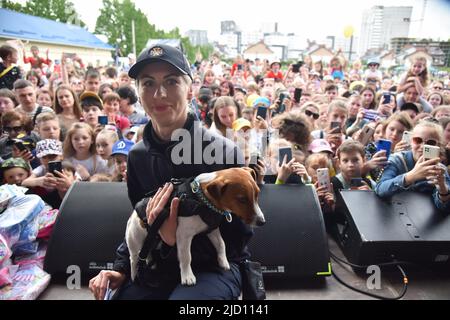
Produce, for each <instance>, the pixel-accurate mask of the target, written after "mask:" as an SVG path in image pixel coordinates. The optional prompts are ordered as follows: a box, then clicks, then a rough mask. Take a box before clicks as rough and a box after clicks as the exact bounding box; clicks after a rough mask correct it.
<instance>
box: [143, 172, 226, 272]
mask: <svg viewBox="0 0 450 320" xmlns="http://www.w3.org/2000/svg"><path fill="white" fill-rule="evenodd" d="M170 182H171V183H172V184H173V185H174V191H173V192H172V194H171V199H173V198H174V197H177V198H179V199H180V203H179V207H178V216H180V217H190V216H194V215H198V216H200V218H201V219H202V221H203V222H204V223H205V224H206V225H207V226H208V229H207V230H206V231H205V232H206V233H208V232H210V231H212V230H214V229H216V228H218V227H219V225H220V223H221V222H222V219H223V217H225V219H226V220H227V221H228V222H231V221H232V220H233V219H232V215H231V212H230V211H228V210H220V209H219V208H217V207H216V206H215V205H214V204H213V203H211V201H209V199H208V198H207V197H206V196H205V194H204V193H203V191H202V189H201V187H200V182H199V181H198V180H196V179H194V178H190V179H172V180H171V181H170ZM154 193H155V192H151V193H149V194H147V195H146V196H147V197H149V196H151V195H153V194H154ZM145 209H146V205H142V206H141V210H138V209H136V212H137V213H138V216H139V218H140V219H141V220H142V222H143V225H144V226H145V227H146V228H147V232H148V234H147V237H146V239H145V241H144V244H143V246H142V249H141V251H140V252H139V262H138V264H139V265H141V266H145V265H146V264H147V257H148V255H149V253H150V251H152V250H153V249H155V248H156V245H157V241H158V240H159V237H158V231H159V229H160V228H161V226H162V224H163V223H164V221H165V220H166V219H167V218H168V217H169V214H170V201H168V204H167V205H166V206H165V207H164V209H163V210H162V212H161V213H160V214H159V215H158V217H156V219H155V221H153V223H152V225H151V226H149V225H148V224H147V216H146V210H145Z"/></svg>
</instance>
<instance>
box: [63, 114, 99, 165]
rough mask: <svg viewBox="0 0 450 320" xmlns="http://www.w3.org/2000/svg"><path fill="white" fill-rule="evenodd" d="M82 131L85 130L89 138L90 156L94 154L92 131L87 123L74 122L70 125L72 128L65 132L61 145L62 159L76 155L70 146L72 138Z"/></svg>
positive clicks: (93, 135)
mask: <svg viewBox="0 0 450 320" xmlns="http://www.w3.org/2000/svg"><path fill="white" fill-rule="evenodd" d="M83 129H84V130H86V131H87V133H88V134H89V135H90V136H91V146H90V147H89V152H90V153H91V154H92V155H95V154H96V151H95V134H94V130H93V129H92V128H91V126H90V125H88V124H87V123H84V122H76V123H74V124H73V125H72V127H70V129H69V131H67V135H66V138H65V139H64V144H63V152H64V158H70V157H73V156H74V155H75V154H76V150H75V148H74V147H73V145H72V137H73V135H74V134H75V133H76V132H77V131H78V130H83Z"/></svg>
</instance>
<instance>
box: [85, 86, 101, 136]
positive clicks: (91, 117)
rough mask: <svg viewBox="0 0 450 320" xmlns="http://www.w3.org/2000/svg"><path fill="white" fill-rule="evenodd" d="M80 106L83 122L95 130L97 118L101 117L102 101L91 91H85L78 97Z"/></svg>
mask: <svg viewBox="0 0 450 320" xmlns="http://www.w3.org/2000/svg"><path fill="white" fill-rule="evenodd" d="M80 104H81V108H82V110H83V119H84V122H85V123H87V124H88V125H90V126H91V128H92V129H94V130H95V129H97V127H98V125H99V123H98V117H99V116H102V115H103V101H102V99H100V97H99V96H98V95H97V94H96V93H95V92H91V91H85V92H83V93H82V94H81V96H80Z"/></svg>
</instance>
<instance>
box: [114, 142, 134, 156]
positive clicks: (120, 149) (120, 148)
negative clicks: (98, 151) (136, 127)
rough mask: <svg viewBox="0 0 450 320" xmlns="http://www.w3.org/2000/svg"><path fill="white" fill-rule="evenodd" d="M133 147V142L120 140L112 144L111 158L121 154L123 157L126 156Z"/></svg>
mask: <svg viewBox="0 0 450 320" xmlns="http://www.w3.org/2000/svg"><path fill="white" fill-rule="evenodd" d="M133 146H134V142H133V141H131V140H128V139H122V140H119V141H117V142H116V143H114V145H113V147H112V152H111V156H114V155H117V154H123V155H125V156H128V153H130V150H131V148H132V147H133Z"/></svg>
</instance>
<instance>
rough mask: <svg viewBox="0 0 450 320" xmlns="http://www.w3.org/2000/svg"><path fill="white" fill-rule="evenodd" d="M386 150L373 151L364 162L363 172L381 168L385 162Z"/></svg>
mask: <svg viewBox="0 0 450 320" xmlns="http://www.w3.org/2000/svg"><path fill="white" fill-rule="evenodd" d="M387 161H388V159H387V158H386V150H381V151H378V152H377V153H375V154H374V155H373V157H372V159H370V160H369V161H366V163H365V164H364V169H363V172H362V173H363V174H367V173H368V172H369V171H371V170H373V169H376V168H382V167H384V166H385V165H386V164H387Z"/></svg>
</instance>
